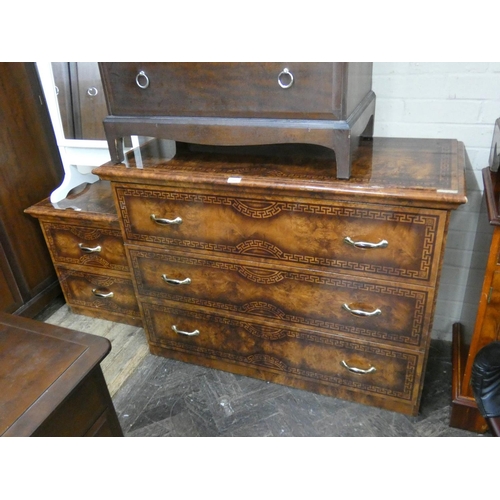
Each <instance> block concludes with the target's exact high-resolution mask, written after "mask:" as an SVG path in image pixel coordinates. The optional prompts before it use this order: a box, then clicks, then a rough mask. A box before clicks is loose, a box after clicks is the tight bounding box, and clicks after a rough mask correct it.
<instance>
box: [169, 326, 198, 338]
mask: <svg viewBox="0 0 500 500" xmlns="http://www.w3.org/2000/svg"><path fill="white" fill-rule="evenodd" d="M172 330H173V331H174V332H175V333H177V334H179V335H185V336H186V337H196V336H197V335H199V334H200V330H194V331H192V332H184V331H182V330H177V327H176V326H175V325H172Z"/></svg>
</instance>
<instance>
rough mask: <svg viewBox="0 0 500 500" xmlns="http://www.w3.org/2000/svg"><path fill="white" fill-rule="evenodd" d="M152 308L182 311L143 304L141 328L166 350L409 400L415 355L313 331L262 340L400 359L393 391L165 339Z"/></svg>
mask: <svg viewBox="0 0 500 500" xmlns="http://www.w3.org/2000/svg"><path fill="white" fill-rule="evenodd" d="M153 311H159V312H163V313H165V314H180V315H186V311H183V310H180V309H175V308H173V307H169V306H164V305H159V304H150V303H143V312H144V314H143V319H144V323H145V324H144V327H145V328H146V329H147V331H148V334H149V336H150V338H152V339H153V341H154V342H155V343H156V344H157V345H161V346H163V347H166V348H167V349H174V350H177V351H184V352H189V353H192V354H196V355H199V356H204V357H211V358H217V359H223V360H227V361H230V362H233V363H238V364H243V365H250V366H253V367H257V368H260V367H265V368H271V369H276V370H278V371H281V372H283V373H288V374H290V375H295V376H299V377H304V378H309V379H313V380H315V381H318V382H322V383H326V384H332V385H337V386H343V387H347V388H350V389H359V390H362V391H365V392H370V393H374V394H377V395H384V396H390V397H394V398H398V399H403V400H406V401H410V400H411V399H412V393H413V389H414V385H415V378H416V369H417V365H418V355H416V354H409V353H404V352H399V351H396V350H391V349H388V348H382V347H376V346H369V345H363V344H358V343H356V342H351V341H348V340H343V339H338V338H335V337H325V336H321V335H316V334H314V333H313V332H301V331H292V330H285V332H286V335H285V336H282V337H280V338H279V339H269V338H268V339H266V340H269V341H281V340H283V339H284V338H290V339H297V340H301V341H307V342H314V343H320V344H323V345H325V346H328V347H331V348H339V349H349V350H354V351H357V352H360V353H365V354H368V355H369V354H372V355H377V356H383V357H386V358H389V361H388V362H389V363H390V362H392V360H397V359H399V360H403V361H404V362H405V363H406V370H405V377H404V382H403V389H402V390H395V389H391V388H385V387H380V386H377V385H375V384H369V383H366V379H365V382H364V383H363V381H362V380H360V381H359V382H357V381H355V380H352V379H348V378H343V377H342V376H339V375H333V374H326V373H321V372H318V371H314V370H312V369H304V368H300V367H297V366H295V367H294V366H289V365H288V364H287V363H286V360H283V359H280V358H278V357H276V356H272V355H269V354H265V353H258V354H253V355H238V354H236V353H232V352H227V351H223V350H219V349H211V348H207V347H204V346H203V345H200V343H189V342H182V341H176V340H173V339H169V338H166V337H165V336H162V335H157V333H156V331H155V328H154V321H153V314H154V312H153ZM188 314H189V317H192V318H195V319H197V320H201V321H206V322H210V323H222V324H225V325H229V326H233V327H237V328H243V329H244V330H245V331H247V332H250V333H252V332H251V328H248V325H247V324H246V323H245V322H244V321H241V320H239V319H237V318H233V317H228V316H218V315H211V314H205V313H203V312H201V311H192V310H190V311H189V313H188Z"/></svg>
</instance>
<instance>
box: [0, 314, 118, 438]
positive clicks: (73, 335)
mask: <svg viewBox="0 0 500 500" xmlns="http://www.w3.org/2000/svg"><path fill="white" fill-rule="evenodd" d="M110 348H111V344H110V342H109V340H107V339H105V338H102V337H97V336H93V335H88V334H85V333H82V332H77V331H74V330H68V329H65V328H61V327H56V326H53V325H48V324H45V323H41V322H38V321H34V320H29V319H26V318H19V317H16V316H12V315H7V314H3V313H0V403H1V407H2V411H1V412H0V435H3V436H32V435H39V436H82V435H85V434H89V432H90V434H92V433H96V434H97V433H98V432H97V429H96V428H95V424H96V422H97V421H99V419H101V421H102V417H103V415H106V418H105V420H106V422H107V425H105V426H104V425H103V424H101V425H99V426H98V427H99V428H100V429H103V432H104V428H106V429H107V432H108V433H110V434H112V435H121V429H120V425H119V423H118V419H117V417H116V413H115V412H114V408H113V404H112V402H111V398H110V396H109V392H108V391H107V388H106V384H105V382H104V379H103V377H102V373H101V372H100V368H99V363H100V362H101V361H102V360H103V359H104V357H105V356H106V355H107V354H108V353H109V351H110Z"/></svg>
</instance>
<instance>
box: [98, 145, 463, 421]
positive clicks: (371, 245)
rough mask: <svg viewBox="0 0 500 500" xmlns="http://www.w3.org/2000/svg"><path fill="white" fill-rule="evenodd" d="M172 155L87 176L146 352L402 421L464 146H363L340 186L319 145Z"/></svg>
mask: <svg viewBox="0 0 500 500" xmlns="http://www.w3.org/2000/svg"><path fill="white" fill-rule="evenodd" d="M177 146H178V147H177V151H176V154H175V156H174V157H173V158H170V159H162V158H161V156H160V155H159V154H158V152H159V151H160V150H161V143H160V141H157V140H154V141H151V142H149V143H147V144H145V145H144V146H143V147H142V148H141V150H140V151H133V152H131V153H128V154H127V156H126V158H125V163H124V164H120V165H117V164H115V163H114V162H110V163H108V164H106V165H103V166H101V167H98V168H96V169H94V171H93V172H94V173H95V174H97V175H98V176H99V177H100V178H101V179H103V180H107V181H110V182H111V189H112V192H113V196H114V199H115V204H116V208H117V213H118V220H119V223H120V225H121V229H122V235H123V239H124V244H125V251H126V254H127V258H128V261H129V265H130V270H131V276H132V282H133V285H134V289H135V293H136V296H137V300H138V303H139V307H140V311H141V316H142V320H143V326H144V329H145V331H146V336H147V339H148V343H149V347H150V350H151V352H152V353H153V354H157V355H161V356H166V357H171V358H174V359H178V360H181V361H185V362H190V363H197V364H201V365H204V366H208V367H212V368H216V369H221V370H227V371H231V372H233V373H238V374H242V375H247V376H252V377H256V378H259V379H263V380H266V381H270V382H276V383H280V384H285V385H289V386H292V387H296V388H299V389H304V390H309V391H315V392H318V393H320V394H324V395H329V396H334V397H339V398H344V399H347V400H351V401H356V402H359V403H364V404H367V405H373V406H378V407H381V408H384V409H388V410H393V411H397V412H401V413H405V414H408V415H416V414H417V413H418V409H419V402H420V396H421V392H422V382H423V375H424V371H425V366H426V361H427V354H428V348H429V342H430V334H431V328H432V321H433V315H434V308H435V302H436V296H437V287H438V282H439V276H440V269H441V264H442V259H443V253H444V249H445V242H446V235H447V229H448V222H449V217H450V212H451V211H452V210H453V209H455V208H457V207H458V206H459V205H461V204H463V203H465V202H466V196H465V186H464V168H465V162H466V152H465V149H464V146H463V144H462V143H460V142H457V141H455V140H428V139H390V138H373V139H363V140H361V141H360V146H359V148H358V149H357V150H356V152H355V153H354V155H353V161H352V175H351V177H350V179H349V180H339V179H338V178H337V172H336V169H335V162H334V160H333V159H332V158H334V156H333V153H332V151H331V150H328V149H325V148H318V147H313V146H308V145H281V146H279V147H277V146H276V147H252V148H245V150H241V149H240V148H229V149H228V148H217V147H213V148H208V149H207V148H203V147H201V146H188V145H186V144H178V145H177ZM332 165H333V168H332Z"/></svg>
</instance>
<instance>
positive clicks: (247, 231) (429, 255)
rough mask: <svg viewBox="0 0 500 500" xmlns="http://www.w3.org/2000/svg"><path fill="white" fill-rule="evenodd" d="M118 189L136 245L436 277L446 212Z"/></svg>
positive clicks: (417, 278)
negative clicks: (166, 246)
mask: <svg viewBox="0 0 500 500" xmlns="http://www.w3.org/2000/svg"><path fill="white" fill-rule="evenodd" d="M114 190H115V195H116V198H117V202H118V206H119V210H120V211H121V215H122V224H123V229H124V235H125V238H126V239H127V241H129V242H130V243H135V244H141V243H142V244H145V243H146V244H148V245H153V246H157V247H163V246H164V245H169V246H171V247H175V248H177V249H187V250H196V251H199V252H202V253H205V254H207V253H208V254H212V253H213V252H215V253H218V254H219V255H224V254H225V255H227V256H232V257H233V258H234V257H235V256H239V257H240V258H242V259H248V260H253V261H255V260H256V259H266V260H272V261H274V262H276V261H278V262H281V263H282V264H287V265H297V264H299V265H307V266H308V267H311V266H312V267H314V268H317V269H323V270H329V271H331V270H335V272H338V273H347V274H350V275H364V276H372V277H375V276H376V277H378V278H379V279H380V278H381V279H384V278H385V279H390V280H395V279H396V280H397V279H402V280H405V281H408V282H414V283H421V284H427V285H431V286H433V285H434V283H435V280H436V278H437V272H438V267H437V266H438V263H439V258H435V257H437V256H439V255H440V254H441V249H442V247H443V237H444V232H445V228H446V223H447V213H446V212H445V211H441V210H433V209H420V208H413V207H394V206H385V205H369V204H363V203H346V202H341V201H339V202H333V201H325V202H310V201H300V200H296V201H291V200H287V199H284V198H279V197H275V198H274V199H272V200H271V199H264V198H262V199H259V198H257V197H255V198H249V197H248V198H247V197H243V196H241V197H240V196H230V195H216V194H210V193H201V192H200V193H192V192H187V191H182V190H180V189H179V190H177V189H176V190H168V189H151V187H148V186H137V185H126V184H125V185H122V184H114ZM154 219H156V221H155V220H154ZM353 243H355V244H356V245H354V246H353ZM361 243H367V244H368V245H361ZM366 246H368V247H372V248H363V247H366Z"/></svg>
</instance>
